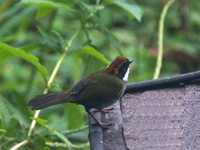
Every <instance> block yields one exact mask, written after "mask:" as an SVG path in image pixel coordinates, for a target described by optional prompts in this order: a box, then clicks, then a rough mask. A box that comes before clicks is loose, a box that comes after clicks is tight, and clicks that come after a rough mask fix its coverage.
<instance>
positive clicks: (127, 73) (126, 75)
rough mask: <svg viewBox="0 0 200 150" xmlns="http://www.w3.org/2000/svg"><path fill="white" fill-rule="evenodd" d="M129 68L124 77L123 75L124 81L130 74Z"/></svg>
mask: <svg viewBox="0 0 200 150" xmlns="http://www.w3.org/2000/svg"><path fill="white" fill-rule="evenodd" d="M129 70H130V69H129V68H128V69H127V71H126V74H125V75H124V77H123V80H124V81H128V75H129Z"/></svg>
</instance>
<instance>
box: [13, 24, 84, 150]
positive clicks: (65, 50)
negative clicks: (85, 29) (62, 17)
mask: <svg viewBox="0 0 200 150" xmlns="http://www.w3.org/2000/svg"><path fill="white" fill-rule="evenodd" d="M81 29H82V27H81V28H80V29H78V30H77V31H76V32H75V33H74V34H73V36H72V37H71V39H70V40H69V42H68V43H67V46H66V47H65V49H64V52H63V54H62V55H61V57H60V59H59V60H58V61H57V63H56V65H55V67H54V69H53V72H52V73H51V76H50V78H49V80H48V83H47V88H46V89H45V90H44V92H43V93H47V92H48V88H49V87H50V85H51V84H52V82H53V80H54V79H55V77H56V74H57V73H58V70H59V69H60V67H61V64H62V62H63V60H64V58H65V57H66V55H67V52H68V51H69V49H70V47H71V46H72V44H73V42H74V40H75V38H76V37H77V35H78V34H79V33H80V31H81ZM39 114H40V110H37V111H35V114H34V118H38V116H39ZM35 126H36V120H32V122H31V125H30V128H29V131H28V134H27V139H25V140H24V141H22V142H20V143H17V144H16V145H15V146H13V147H12V148H11V149H10V150H17V149H19V148H20V147H22V146H24V145H26V144H28V143H29V138H30V137H31V136H32V134H33V131H34V129H35Z"/></svg>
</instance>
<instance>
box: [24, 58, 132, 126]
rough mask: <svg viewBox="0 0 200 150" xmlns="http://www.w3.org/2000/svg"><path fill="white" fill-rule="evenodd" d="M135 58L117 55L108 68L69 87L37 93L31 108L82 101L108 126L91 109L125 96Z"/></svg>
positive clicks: (106, 104)
mask: <svg viewBox="0 0 200 150" xmlns="http://www.w3.org/2000/svg"><path fill="white" fill-rule="evenodd" d="M132 62H133V61H132V60H131V61H130V60H129V59H128V58H125V57H123V56H118V57H116V58H115V59H114V60H113V61H112V62H111V63H110V64H109V65H108V66H107V67H106V68H105V69H103V70H100V71H97V72H95V73H92V74H90V75H88V76H86V77H85V78H83V79H82V80H80V81H79V82H77V83H76V84H75V85H74V86H73V87H72V88H71V89H70V90H68V91H63V92H52V93H46V94H42V95H39V96H36V97H35V98H33V99H32V100H31V101H30V102H29V103H28V105H29V106H30V107H31V109H32V110H40V109H43V108H46V107H49V106H52V105H57V104H62V103H76V104H80V105H83V106H84V107H85V110H86V112H87V113H88V114H89V115H90V116H91V117H92V118H93V119H94V120H95V121H96V123H97V124H98V125H99V126H101V127H105V126H106V124H104V123H102V122H101V121H99V120H98V119H96V117H95V116H94V115H93V114H92V112H91V111H90V109H91V108H95V109H103V108H105V107H108V106H110V105H112V104H113V103H115V102H116V101H117V100H118V99H120V98H121V97H122V96H123V94H124V92H125V89H126V83H127V80H128V76H129V69H130V68H129V65H130V64H131V63H132Z"/></svg>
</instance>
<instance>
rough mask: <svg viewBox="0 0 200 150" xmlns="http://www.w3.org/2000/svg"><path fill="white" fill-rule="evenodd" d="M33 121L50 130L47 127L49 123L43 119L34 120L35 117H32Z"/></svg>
mask: <svg viewBox="0 0 200 150" xmlns="http://www.w3.org/2000/svg"><path fill="white" fill-rule="evenodd" d="M31 119H33V120H35V121H36V122H37V123H38V124H39V125H41V126H42V127H44V128H47V129H48V126H47V123H48V121H47V120H45V119H42V118H34V117H31Z"/></svg>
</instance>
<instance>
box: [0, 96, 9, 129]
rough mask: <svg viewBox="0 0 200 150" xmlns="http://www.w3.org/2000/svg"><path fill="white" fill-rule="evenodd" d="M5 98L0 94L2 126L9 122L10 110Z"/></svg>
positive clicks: (7, 124)
mask: <svg viewBox="0 0 200 150" xmlns="http://www.w3.org/2000/svg"><path fill="white" fill-rule="evenodd" d="M5 100H6V99H5V98H4V97H3V96H1V95H0V106H1V109H0V120H1V121H2V126H3V127H7V126H9V123H10V112H9V110H8V105H6V103H5V102H4V101H5Z"/></svg>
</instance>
